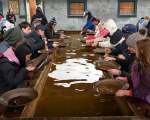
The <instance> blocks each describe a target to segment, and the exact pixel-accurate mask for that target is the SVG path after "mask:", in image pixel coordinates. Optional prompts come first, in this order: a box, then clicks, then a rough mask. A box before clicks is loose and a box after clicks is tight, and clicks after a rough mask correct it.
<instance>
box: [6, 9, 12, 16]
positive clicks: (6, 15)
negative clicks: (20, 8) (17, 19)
mask: <svg viewBox="0 0 150 120" xmlns="http://www.w3.org/2000/svg"><path fill="white" fill-rule="evenodd" d="M11 9H12V8H9V11H8V12H7V14H6V17H7V15H9V14H10V10H11ZM12 10H13V9H12ZM12 14H13V15H14V13H13V12H12Z"/></svg>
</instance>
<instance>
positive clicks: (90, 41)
mask: <svg viewBox="0 0 150 120" xmlns="http://www.w3.org/2000/svg"><path fill="white" fill-rule="evenodd" d="M93 42H94V40H86V44H88V43H93Z"/></svg>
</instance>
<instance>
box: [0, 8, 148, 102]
mask: <svg viewBox="0 0 150 120" xmlns="http://www.w3.org/2000/svg"><path fill="white" fill-rule="evenodd" d="M84 16H85V17H86V18H87V23H86V24H85V26H84V27H83V30H84V31H88V32H90V33H95V36H94V37H85V39H88V40H87V41H86V43H92V46H93V47H97V46H99V47H105V48H106V49H105V51H106V52H107V53H108V54H109V55H110V56H111V55H113V56H115V57H107V58H105V60H106V61H115V62H117V63H119V64H120V65H121V70H120V71H119V70H116V69H110V70H109V72H110V73H111V74H112V75H118V77H117V78H116V79H117V80H124V81H126V82H129V83H132V84H133V88H132V89H130V90H118V91H117V92H116V96H124V95H126V96H131V97H135V98H141V99H142V100H144V101H146V102H148V103H150V47H149V46H150V38H149V32H150V30H149V29H150V27H149V26H150V21H149V20H150V18H149V17H148V16H146V17H145V18H141V19H140V20H139V22H138V23H137V25H133V24H126V25H124V27H123V28H122V30H120V29H118V27H117V25H116V23H115V22H114V20H112V19H109V20H108V21H107V22H105V23H102V21H101V20H100V19H97V18H95V17H94V16H93V15H92V13H91V12H90V11H85V12H84ZM0 19H1V21H0V23H1V24H0V25H1V28H4V29H1V34H3V37H2V39H1V43H0V95H2V94H3V93H5V92H7V91H9V90H11V89H14V88H17V87H20V85H21V84H22V83H23V81H24V80H25V78H26V75H27V73H28V72H30V71H34V70H35V69H36V68H35V67H32V65H31V64H29V61H30V60H32V59H35V58H37V57H38V56H39V55H40V54H39V53H38V52H37V51H38V50H41V49H45V45H47V46H48V48H49V49H52V48H55V47H57V46H58V45H57V42H49V41H48V39H53V38H58V39H64V38H65V35H63V34H56V33H55V31H54V29H55V26H56V25H57V22H56V19H55V18H54V17H53V18H52V19H51V20H50V21H49V22H48V21H47V19H46V17H45V15H44V14H43V13H42V10H41V8H40V7H37V9H36V14H35V15H33V17H32V19H31V24H30V23H28V22H26V21H25V22H21V23H20V24H18V25H16V24H15V22H16V17H15V15H14V14H13V9H12V8H11V9H9V12H8V13H7V15H6V18H4V16H3V15H2V14H0ZM6 19H7V20H6ZM5 20H6V21H7V22H4V21H5ZM6 23H9V24H13V27H12V26H11V27H10V26H7V24H6Z"/></svg>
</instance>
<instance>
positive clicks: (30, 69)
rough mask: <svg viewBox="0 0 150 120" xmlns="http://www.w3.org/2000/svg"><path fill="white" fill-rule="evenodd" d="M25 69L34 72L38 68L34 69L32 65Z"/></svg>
mask: <svg viewBox="0 0 150 120" xmlns="http://www.w3.org/2000/svg"><path fill="white" fill-rule="evenodd" d="M25 69H27V70H28V71H34V70H35V69H36V67H32V65H31V64H30V65H28V66H27V67H26V68H25Z"/></svg>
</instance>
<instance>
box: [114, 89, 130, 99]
mask: <svg viewBox="0 0 150 120" xmlns="http://www.w3.org/2000/svg"><path fill="white" fill-rule="evenodd" d="M115 95H116V96H118V97H122V96H129V90H121V89H120V90H118V91H117V92H116V94H115Z"/></svg>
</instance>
